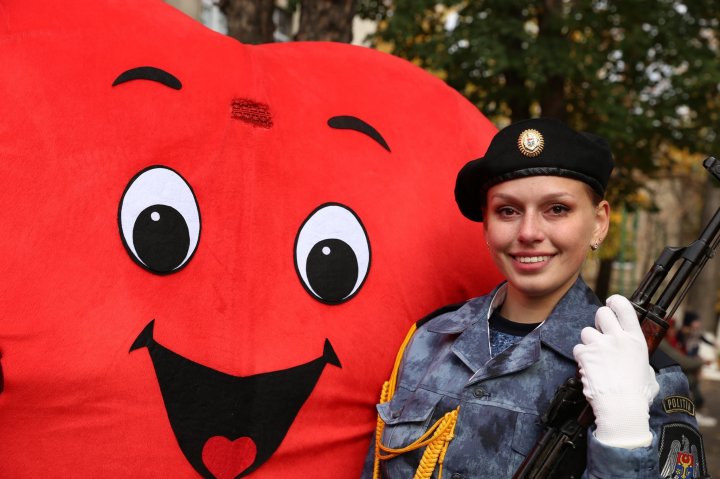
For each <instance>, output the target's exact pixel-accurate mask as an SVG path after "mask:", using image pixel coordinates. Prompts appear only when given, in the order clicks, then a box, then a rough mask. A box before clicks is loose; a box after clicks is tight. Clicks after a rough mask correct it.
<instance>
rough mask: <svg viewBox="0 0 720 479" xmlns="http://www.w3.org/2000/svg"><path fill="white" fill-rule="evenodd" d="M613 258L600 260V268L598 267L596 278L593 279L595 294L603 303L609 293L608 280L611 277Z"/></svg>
mask: <svg viewBox="0 0 720 479" xmlns="http://www.w3.org/2000/svg"><path fill="white" fill-rule="evenodd" d="M612 265H613V260H612V259H607V258H603V259H601V260H600V268H599V269H598V274H597V278H596V279H595V288H594V291H595V294H596V295H597V297H598V298H600V301H602V302H603V304H605V300H606V299H607V297H608V294H610V280H611V279H612Z"/></svg>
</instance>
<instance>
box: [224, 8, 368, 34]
mask: <svg viewBox="0 0 720 479" xmlns="http://www.w3.org/2000/svg"><path fill="white" fill-rule="evenodd" d="M276 3H279V2H275V0H218V1H217V5H218V7H219V8H220V10H221V11H222V12H223V13H224V14H225V16H226V17H227V25H228V35H230V36H231V37H233V38H236V39H238V40H240V41H241V42H243V43H252V44H258V43H270V42H273V41H274V40H275V37H274V32H275V31H276V29H277V27H278V25H276V21H275V20H274V19H273V13H275V12H276V11H278V12H279V11H280V10H282V11H283V12H284V13H286V14H289V15H292V13H293V12H296V11H298V12H299V14H300V21H299V27H298V31H297V34H296V35H295V40H303V41H308V40H317V41H321V40H322V41H334V42H344V43H350V42H351V41H352V21H353V18H354V17H355V11H356V9H357V8H356V1H355V0H289V1H287V2H282V3H284V4H285V5H284V6H281V7H280V6H277V5H276Z"/></svg>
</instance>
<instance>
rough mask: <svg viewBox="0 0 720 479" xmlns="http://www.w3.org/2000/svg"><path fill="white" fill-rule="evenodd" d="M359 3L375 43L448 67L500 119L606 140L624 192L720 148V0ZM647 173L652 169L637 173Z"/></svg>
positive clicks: (448, 74)
mask: <svg viewBox="0 0 720 479" xmlns="http://www.w3.org/2000/svg"><path fill="white" fill-rule="evenodd" d="M685 2H686V3H683V2H682V1H678V0H622V1H620V0H543V1H537V0H468V1H430V0H360V3H359V13H360V14H361V15H362V16H364V17H365V18H372V19H375V20H377V21H379V28H378V32H377V33H376V35H375V37H374V42H375V44H376V45H377V44H379V43H383V44H389V45H390V46H391V48H392V52H393V53H394V54H395V55H398V56H401V57H404V58H407V59H410V60H412V61H415V62H417V63H418V64H419V65H420V66H422V67H424V68H426V69H428V70H430V71H433V72H436V73H438V74H439V75H441V76H442V77H443V78H444V79H445V80H446V81H447V83H448V84H449V85H450V86H452V87H453V88H455V89H457V90H458V91H459V92H461V93H462V94H464V95H465V96H466V97H467V98H468V99H469V100H470V101H472V102H473V103H474V104H476V105H477V106H478V108H479V109H480V110H481V111H482V112H483V113H484V114H485V115H486V116H488V117H489V118H490V119H492V120H494V121H495V122H496V123H497V124H499V126H502V123H503V122H507V121H508V120H513V121H514V120H518V119H522V118H527V117H533V116H554V117H559V118H561V119H563V120H565V121H567V122H568V123H569V124H570V125H572V126H573V127H575V128H577V129H581V130H588V131H593V132H595V133H598V134H600V135H602V136H604V137H605V138H607V139H608V140H609V141H610V143H611V145H612V148H613V152H614V154H615V158H616V162H617V164H618V168H617V174H616V176H615V178H614V185H615V190H614V193H615V196H616V197H619V198H626V197H628V195H629V193H631V192H632V191H634V190H635V189H636V187H637V186H638V185H637V183H636V181H635V178H639V177H642V176H650V177H652V176H654V174H655V172H656V171H657V170H658V169H659V168H662V167H663V166H664V165H667V161H668V158H666V157H663V153H662V152H663V151H668V148H660V146H661V145H664V146H668V145H671V146H673V147H675V148H677V149H683V150H686V151H688V152H690V153H696V152H699V153H702V154H713V153H714V154H715V156H717V155H720V53H719V52H720V48H719V47H718V42H720V33H719V30H720V2H718V1H717V0H693V1H692V2H690V1H689V0H685ZM638 172H640V173H642V175H640V176H638V174H637V173H638Z"/></svg>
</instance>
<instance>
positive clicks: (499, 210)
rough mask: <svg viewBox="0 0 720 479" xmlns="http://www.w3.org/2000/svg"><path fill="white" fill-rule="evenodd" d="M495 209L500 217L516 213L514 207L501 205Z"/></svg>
mask: <svg viewBox="0 0 720 479" xmlns="http://www.w3.org/2000/svg"><path fill="white" fill-rule="evenodd" d="M495 211H496V212H497V215H498V216H500V217H502V218H507V217H509V216H513V215H514V214H516V213H517V211H516V210H515V209H514V208H510V207H509V206H502V207H500V208H497V209H496V210H495Z"/></svg>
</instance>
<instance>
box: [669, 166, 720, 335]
mask: <svg viewBox="0 0 720 479" xmlns="http://www.w3.org/2000/svg"><path fill="white" fill-rule="evenodd" d="M713 182H714V180H713V179H712V178H710V177H708V179H707V182H706V184H705V194H704V195H703V199H704V202H703V211H702V227H703V228H704V227H705V225H706V224H707V222H708V221H710V218H712V216H713V215H714V214H715V211H716V210H717V208H718V205H720V188H718V187H716V186H715V185H714V184H713ZM716 253H720V251H716ZM718 256H719V255H718V254H716V255H715V258H712V259H710V260H708V262H707V263H705V267H704V268H703V271H702V273H700V276H698V277H697V279H696V280H695V284H694V285H693V287H692V288H690V291H689V292H688V297H687V305H686V310H688V311H695V312H696V313H698V315H700V318H701V319H702V324H703V328H704V329H705V330H706V331H710V332H712V333H715V330H716V328H717V312H716V310H715V305H716V304H717V302H718V299H719V298H718V288H719V287H720V264H718V260H719V259H718ZM678 320H682V318H678Z"/></svg>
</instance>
